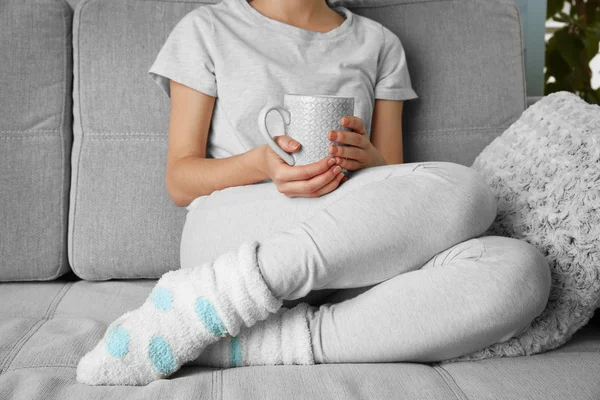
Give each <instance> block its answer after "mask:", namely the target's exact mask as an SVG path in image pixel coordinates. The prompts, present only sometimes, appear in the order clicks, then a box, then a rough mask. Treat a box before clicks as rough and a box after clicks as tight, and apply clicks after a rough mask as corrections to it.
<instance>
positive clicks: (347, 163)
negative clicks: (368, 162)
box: [335, 157, 364, 171]
mask: <svg viewBox="0 0 600 400" xmlns="http://www.w3.org/2000/svg"><path fill="white" fill-rule="evenodd" d="M335 163H336V165H339V166H340V167H342V168H345V169H347V170H348V171H356V170H357V169H362V168H364V165H363V164H362V163H360V162H359V161H356V160H352V159H350V158H348V159H346V158H343V157H336V158H335Z"/></svg>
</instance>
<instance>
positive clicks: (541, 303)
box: [504, 238, 552, 320]
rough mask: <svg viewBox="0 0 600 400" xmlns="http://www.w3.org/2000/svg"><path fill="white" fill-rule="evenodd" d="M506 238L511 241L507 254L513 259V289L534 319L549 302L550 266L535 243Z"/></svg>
mask: <svg viewBox="0 0 600 400" xmlns="http://www.w3.org/2000/svg"><path fill="white" fill-rule="evenodd" d="M504 239H506V241H507V243H508V242H510V244H509V245H510V250H509V251H508V252H506V256H507V257H509V259H510V260H511V261H512V263H511V265H510V270H511V273H512V276H511V279H510V281H511V284H512V289H513V290H514V293H515V294H516V295H517V296H519V303H520V304H522V305H523V308H524V310H523V311H524V312H526V313H527V314H528V315H527V318H528V319H529V320H532V319H533V318H535V317H536V316H538V315H540V314H541V313H542V311H544V309H545V308H546V305H547V303H548V298H549V295H550V287H551V284H552V276H551V272H550V266H549V264H548V261H547V259H546V257H544V255H543V254H542V253H541V252H540V251H539V250H538V249H537V248H536V247H535V246H534V245H532V244H530V243H528V242H526V241H523V240H519V239H515V238H504Z"/></svg>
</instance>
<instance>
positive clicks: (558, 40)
mask: <svg viewBox="0 0 600 400" xmlns="http://www.w3.org/2000/svg"><path fill="white" fill-rule="evenodd" d="M515 3H517V6H518V7H519V10H520V13H521V24H522V26H523V35H524V41H525V42H524V43H523V46H524V48H525V65H526V74H527V96H528V97H529V102H530V103H532V102H534V101H536V100H538V99H539V98H540V97H541V96H545V95H548V94H550V93H554V92H558V91H563V90H564V91H568V92H571V93H575V94H577V95H579V96H580V97H581V98H582V99H584V100H585V101H587V102H588V103H591V104H600V55H599V54H598V43H599V42H600V0H515Z"/></svg>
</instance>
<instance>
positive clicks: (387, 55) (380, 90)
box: [375, 25, 418, 100]
mask: <svg viewBox="0 0 600 400" xmlns="http://www.w3.org/2000/svg"><path fill="white" fill-rule="evenodd" d="M382 28H383V46H382V49H381V53H380V55H379V60H378V63H377V80H376V83H375V98H376V99H386V100H410V99H416V98H418V96H417V93H415V91H414V90H413V88H412V87H411V82H410V75H409V73H408V66H407V64H406V54H405V53H404V47H403V46H402V43H401V42H400V39H399V38H398V36H396V34H395V33H394V32H392V31H391V30H390V29H389V28H387V27H385V26H383V25H382Z"/></svg>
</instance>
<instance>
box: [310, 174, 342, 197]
mask: <svg viewBox="0 0 600 400" xmlns="http://www.w3.org/2000/svg"><path fill="white" fill-rule="evenodd" d="M344 178H345V175H344V173H343V172H340V173H339V174H337V175H336V177H335V179H333V180H332V181H331V182H329V183H328V184H327V185H325V186H323V187H322V188H321V189H319V190H318V191H316V192H315V193H312V194H311V195H310V196H308V197H320V196H323V195H324V194H327V193H329V192H332V191H333V190H334V189H335V188H337V187H338V186H339V185H340V183H341V182H344ZM346 180H348V179H347V178H346Z"/></svg>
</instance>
